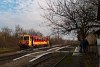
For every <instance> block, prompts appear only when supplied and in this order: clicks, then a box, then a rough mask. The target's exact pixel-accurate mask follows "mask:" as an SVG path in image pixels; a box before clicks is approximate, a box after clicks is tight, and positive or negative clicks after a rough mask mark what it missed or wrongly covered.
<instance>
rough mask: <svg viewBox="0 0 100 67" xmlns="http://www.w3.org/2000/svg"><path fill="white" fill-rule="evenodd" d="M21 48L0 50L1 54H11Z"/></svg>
mask: <svg viewBox="0 0 100 67" xmlns="http://www.w3.org/2000/svg"><path fill="white" fill-rule="evenodd" d="M18 50H19V48H16V47H14V48H0V54H4V53H9V52H15V51H18Z"/></svg>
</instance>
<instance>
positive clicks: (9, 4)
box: [0, 0, 73, 39]
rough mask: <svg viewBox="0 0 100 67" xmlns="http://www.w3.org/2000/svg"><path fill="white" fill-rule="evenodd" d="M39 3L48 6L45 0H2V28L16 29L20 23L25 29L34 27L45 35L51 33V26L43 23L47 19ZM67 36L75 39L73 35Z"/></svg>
mask: <svg viewBox="0 0 100 67" xmlns="http://www.w3.org/2000/svg"><path fill="white" fill-rule="evenodd" d="M39 4H40V5H42V6H43V7H45V6H46V3H45V0H0V29H1V28H3V27H8V28H11V29H15V26H16V25H20V26H21V27H22V28H23V29H25V30H27V29H34V30H36V31H40V32H41V33H42V34H43V35H45V36H49V35H51V34H52V31H50V27H48V26H47V24H44V23H43V21H44V20H45V19H44V18H43V17H42V16H41V14H43V10H42V9H41V8H40V6H39ZM65 38H67V39H73V36H72V35H70V36H67V37H65Z"/></svg>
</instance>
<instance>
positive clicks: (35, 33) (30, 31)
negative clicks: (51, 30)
mask: <svg viewBox="0 0 100 67" xmlns="http://www.w3.org/2000/svg"><path fill="white" fill-rule="evenodd" d="M27 34H30V35H40V36H42V35H43V34H42V33H41V32H39V31H36V30H34V29H29V30H27Z"/></svg>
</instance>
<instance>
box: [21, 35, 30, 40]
mask: <svg viewBox="0 0 100 67" xmlns="http://www.w3.org/2000/svg"><path fill="white" fill-rule="evenodd" d="M20 40H29V36H21V37H20Z"/></svg>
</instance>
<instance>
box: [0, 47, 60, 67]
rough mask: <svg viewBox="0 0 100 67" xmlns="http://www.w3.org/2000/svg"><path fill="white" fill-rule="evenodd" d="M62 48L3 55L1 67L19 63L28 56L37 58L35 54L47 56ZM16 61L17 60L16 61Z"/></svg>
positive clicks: (44, 48) (28, 50) (45, 48)
mask: <svg viewBox="0 0 100 67" xmlns="http://www.w3.org/2000/svg"><path fill="white" fill-rule="evenodd" d="M60 47H61V46H56V47H43V48H36V49H26V50H21V51H17V52H16V53H13V54H9V55H4V56H3V55H2V56H0V66H2V65H6V64H7V65H8V64H10V63H9V62H15V61H19V60H20V59H23V58H24V57H28V56H29V57H31V55H34V56H35V53H36V54H37V55H38V54H39V53H40V54H42V52H44V54H45V53H46V52H49V51H53V50H56V48H60ZM54 48H55V49H54ZM48 54H49V53H48ZM44 56H45V55H44ZM17 58H18V59H17ZM14 59H16V60H14ZM44 60H46V59H44ZM44 60H42V61H44ZM38 63H39V62H38ZM22 66H23V64H22ZM6 67H9V66H6ZM12 67H13V66H12Z"/></svg>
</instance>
